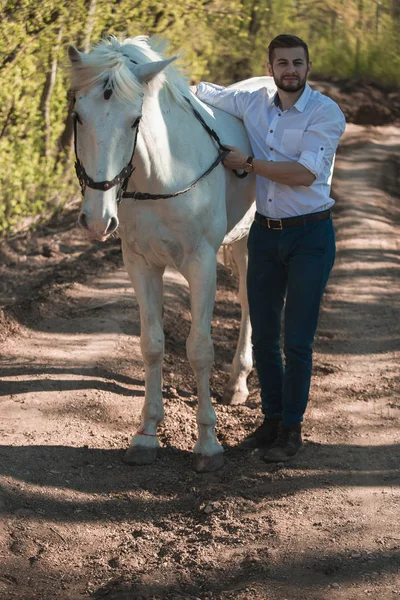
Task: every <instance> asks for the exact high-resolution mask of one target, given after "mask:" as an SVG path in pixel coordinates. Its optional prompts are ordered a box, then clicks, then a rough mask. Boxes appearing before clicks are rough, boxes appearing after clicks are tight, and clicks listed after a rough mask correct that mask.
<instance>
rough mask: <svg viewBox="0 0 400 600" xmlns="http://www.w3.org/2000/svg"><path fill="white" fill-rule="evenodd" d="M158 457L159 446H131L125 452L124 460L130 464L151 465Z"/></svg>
mask: <svg viewBox="0 0 400 600" xmlns="http://www.w3.org/2000/svg"><path fill="white" fill-rule="evenodd" d="M156 458H157V448H144V447H143V446H130V447H129V448H128V450H127V451H126V452H125V454H124V457H123V459H122V460H123V461H124V462H125V463H127V464H128V465H150V464H151V463H153V462H154V461H155V460H156Z"/></svg>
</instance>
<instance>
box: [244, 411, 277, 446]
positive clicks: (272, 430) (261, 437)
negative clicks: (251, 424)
mask: <svg viewBox="0 0 400 600" xmlns="http://www.w3.org/2000/svg"><path fill="white" fill-rule="evenodd" d="M279 425H280V420H279V419H268V418H267V417H265V419H264V421H263V423H261V425H260V426H259V427H257V429H256V430H255V431H253V432H252V433H250V434H249V435H248V436H247V437H246V438H245V439H244V440H243V442H241V444H239V447H240V448H246V449H248V450H255V449H256V448H268V446H270V445H271V444H272V443H273V442H274V441H275V440H276V438H277V435H278V431H279Z"/></svg>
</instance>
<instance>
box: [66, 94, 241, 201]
mask: <svg viewBox="0 0 400 600" xmlns="http://www.w3.org/2000/svg"><path fill="white" fill-rule="evenodd" d="M185 100H186V102H187V103H188V104H189V105H190V107H191V109H192V111H193V113H194V116H195V117H196V119H197V120H198V121H199V122H200V123H201V125H202V126H203V127H204V129H205V130H206V131H207V133H208V134H209V135H210V137H212V138H213V139H214V140H215V141H216V142H217V144H218V148H219V150H220V152H219V153H218V156H217V158H216V159H215V160H214V162H213V163H212V165H211V166H210V167H209V168H208V169H207V170H206V171H205V172H204V173H203V174H202V175H200V177H198V178H197V179H196V180H195V181H194V182H193V183H192V184H191V185H189V186H188V187H186V188H185V189H183V190H180V191H179V192H175V193H173V194H148V193H145V192H127V191H126V189H127V187H128V182H129V178H130V176H131V175H132V173H133V171H134V170H135V167H133V166H132V161H133V157H134V154H135V150H136V143H137V137H138V133H139V123H140V119H141V117H138V119H137V120H136V123H135V125H136V133H135V140H134V143H133V150H132V156H131V159H130V161H129V162H128V164H127V165H126V166H125V167H124V168H123V169H122V170H121V171H120V172H119V174H118V175H117V176H116V177H114V179H110V180H105V181H94V180H93V179H92V178H91V177H89V175H88V174H87V173H86V170H85V167H84V166H83V163H82V162H81V161H80V159H79V157H78V146H77V122H78V121H79V117H78V115H76V114H75V115H74V149H75V172H76V175H77V177H78V180H79V185H80V187H81V193H82V196H84V194H85V190H86V188H87V187H88V188H91V189H93V190H101V191H102V192H106V191H108V190H110V189H112V188H113V187H115V186H116V185H118V184H119V186H120V187H119V190H118V194H117V203H118V204H120V202H122V199H123V198H133V199H134V200H160V199H167V198H176V197H177V196H180V195H181V194H186V192H188V191H189V190H191V189H193V188H194V187H195V186H196V185H197V184H198V183H199V181H201V180H202V179H204V178H205V177H207V175H209V174H210V173H211V172H212V171H213V170H214V169H215V168H216V167H217V166H218V165H219V163H220V162H221V161H223V159H224V158H225V157H226V156H227V155H228V154H229V152H230V150H228V148H226V147H225V146H224V145H223V144H222V143H221V140H220V139H219V137H218V134H217V133H216V131H214V129H211V127H209V126H208V125H207V123H206V122H205V121H204V119H203V117H202V116H201V114H200V113H199V112H198V111H197V110H196V109H195V108H194V106H193V105H192V103H191V102H190V100H189V98H186V97H185ZM234 173H235V175H236V176H237V177H239V178H240V179H242V178H244V177H246V176H247V173H246V172H243V173H238V172H237V171H234Z"/></svg>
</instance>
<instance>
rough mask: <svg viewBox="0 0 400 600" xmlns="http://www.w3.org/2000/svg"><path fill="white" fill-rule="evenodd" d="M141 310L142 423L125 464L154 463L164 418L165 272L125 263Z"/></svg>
mask: <svg viewBox="0 0 400 600" xmlns="http://www.w3.org/2000/svg"><path fill="white" fill-rule="evenodd" d="M125 265H126V268H127V270H128V273H129V276H130V278H131V281H132V284H133V287H134V289H135V292H136V297H137V300H138V303H139V309H140V325H141V334H140V345H141V350H142V357H143V362H144V368H145V379H146V382H145V383H146V389H145V400H144V405H143V409H142V421H141V423H140V426H139V429H138V430H137V431H136V433H135V434H134V436H133V438H132V440H131V444H130V447H129V449H128V450H127V451H126V453H125V456H124V461H125V462H127V463H129V464H134V465H145V464H150V463H152V462H154V460H155V459H156V457H157V450H158V448H159V447H160V443H159V441H158V438H157V426H158V424H159V423H160V422H161V421H162V420H163V418H164V408H163V402H162V361H163V357H164V332H163V326H162V307H163V281H162V276H163V272H164V269H162V268H159V267H154V266H147V265H145V264H144V262H142V259H139V260H138V261H137V262H135V263H133V262H132V263H131V262H129V260H125Z"/></svg>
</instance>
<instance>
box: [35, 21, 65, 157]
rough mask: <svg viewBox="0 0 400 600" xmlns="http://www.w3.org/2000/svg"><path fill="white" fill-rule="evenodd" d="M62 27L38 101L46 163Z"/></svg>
mask: <svg viewBox="0 0 400 600" xmlns="http://www.w3.org/2000/svg"><path fill="white" fill-rule="evenodd" d="M62 31H63V30H62V27H60V29H59V30H58V35H57V42H56V46H55V48H54V51H53V61H52V64H51V68H50V69H49V71H48V73H47V75H46V81H45V84H44V87H43V91H42V97H41V100H40V108H41V111H42V113H43V116H44V122H45V128H44V149H45V157H46V161H49V160H50V158H51V96H52V93H53V89H54V84H55V81H56V75H57V67H58V53H59V51H60V45H61V39H62Z"/></svg>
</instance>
